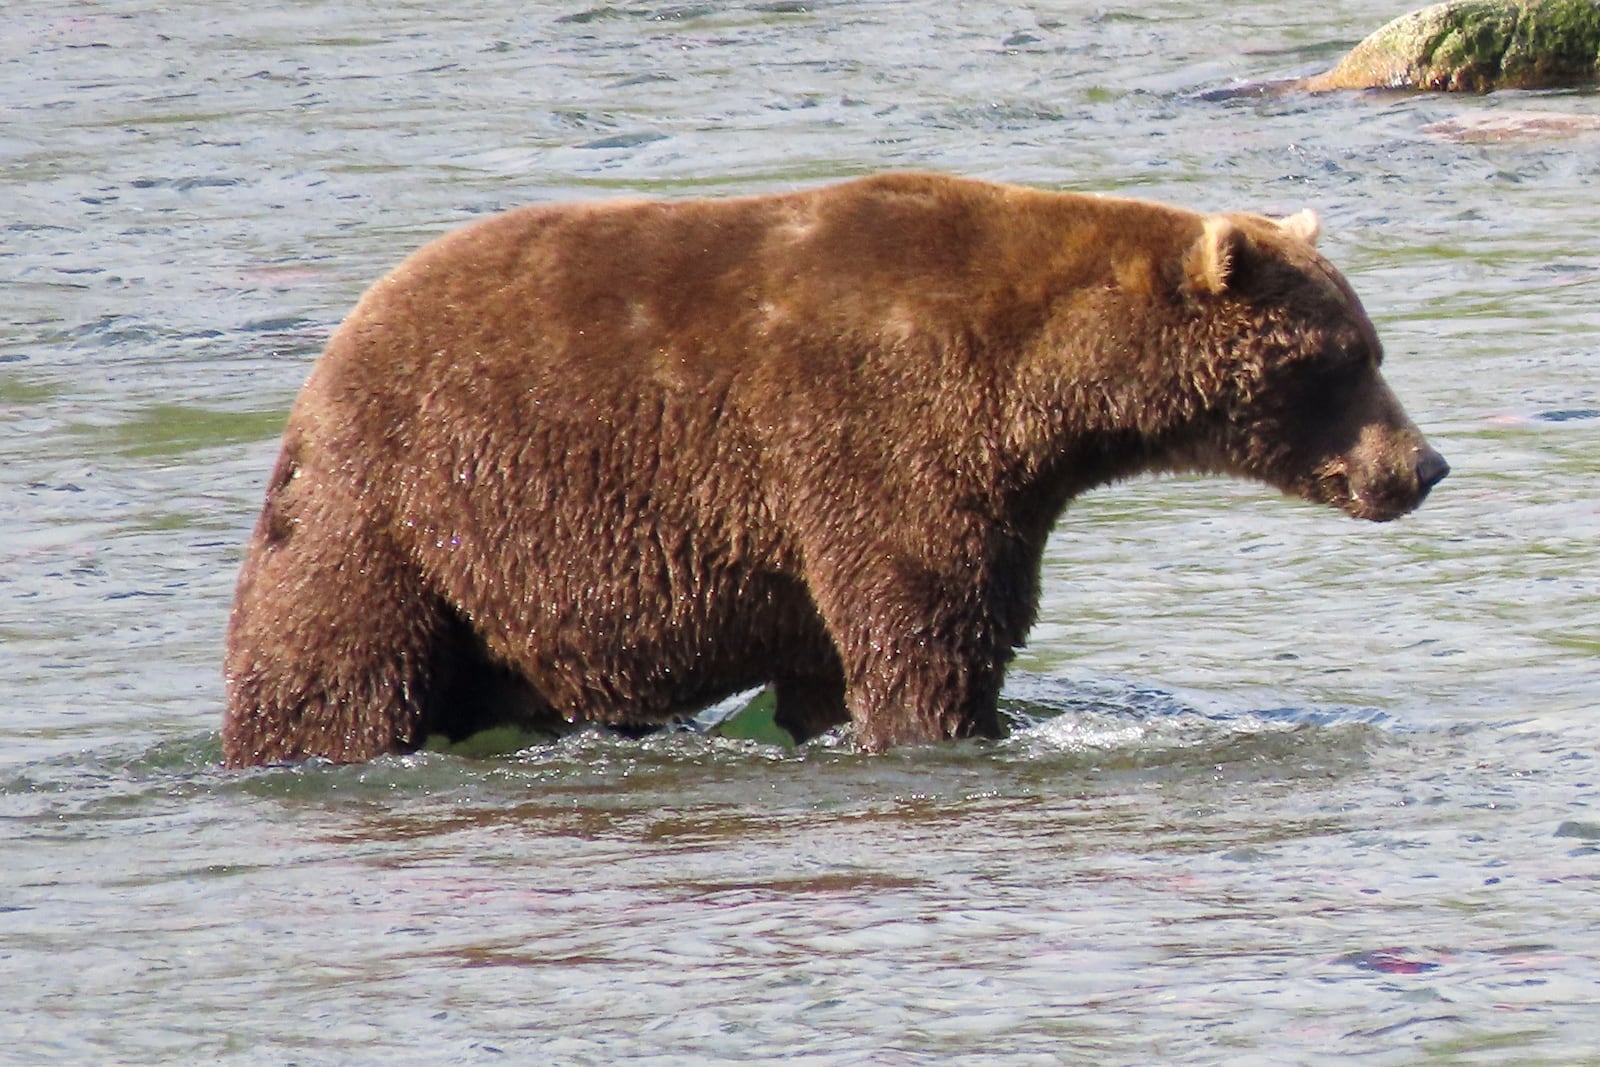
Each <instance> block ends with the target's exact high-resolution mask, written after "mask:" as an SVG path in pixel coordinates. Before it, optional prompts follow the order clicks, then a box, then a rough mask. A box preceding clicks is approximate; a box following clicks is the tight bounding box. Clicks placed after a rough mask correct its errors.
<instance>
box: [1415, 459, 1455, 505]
mask: <svg viewBox="0 0 1600 1067" xmlns="http://www.w3.org/2000/svg"><path fill="white" fill-rule="evenodd" d="M1449 473H1450V464H1448V463H1446V462H1445V460H1444V457H1443V456H1441V455H1439V453H1437V452H1435V451H1434V450H1433V449H1431V448H1429V447H1428V446H1427V445H1422V446H1420V447H1419V448H1418V450H1417V503H1419V504H1420V503H1422V500H1423V498H1424V497H1426V496H1427V495H1428V490H1430V489H1432V488H1433V487H1434V486H1436V485H1438V484H1439V483H1440V482H1442V481H1444V477H1445V475H1447V474H1449Z"/></svg>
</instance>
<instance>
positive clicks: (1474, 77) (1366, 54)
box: [1303, 0, 1600, 93]
mask: <svg viewBox="0 0 1600 1067" xmlns="http://www.w3.org/2000/svg"><path fill="white" fill-rule="evenodd" d="M1597 60H1600V0H1450V2H1449V3H1444V4H1435V5H1434V6H1432V7H1426V8H1423V9H1421V10H1420V11H1413V12H1411V13H1410V14H1407V15H1402V16H1400V17H1399V18H1397V19H1395V20H1394V21H1393V22H1391V23H1389V24H1388V25H1387V26H1384V27H1383V28H1381V29H1379V30H1378V31H1377V32H1376V33H1374V34H1372V36H1370V37H1368V38H1367V39H1366V40H1364V41H1362V42H1361V43H1360V44H1358V45H1356V46H1355V48H1353V49H1351V51H1350V53H1349V55H1347V56H1345V57H1344V59H1343V60H1341V61H1340V62H1339V64H1338V66H1336V67H1334V68H1333V69H1332V70H1330V71H1328V72H1327V73H1326V74H1320V75H1318V76H1316V77H1314V78H1308V79H1307V80H1306V81H1305V82H1304V83H1303V86H1304V87H1305V88H1307V89H1310V90H1311V91H1313V92H1321V91H1324V90H1329V89H1431V90H1437V91H1445V92H1480V93H1481V92H1490V91H1492V90H1495V89H1549V88H1559V87H1564V86H1575V85H1590V84H1593V83H1594V82H1595V80H1596V72H1597Z"/></svg>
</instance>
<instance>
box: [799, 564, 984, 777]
mask: <svg viewBox="0 0 1600 1067" xmlns="http://www.w3.org/2000/svg"><path fill="white" fill-rule="evenodd" d="M969 575H970V572H969ZM969 575H962V576H961V578H966V579H967V580H965V581H963V580H961V578H956V577H952V576H950V574H949V573H948V572H945V573H943V574H940V573H938V572H934V571H930V570H927V569H925V568H919V567H908V566H900V567H895V568H891V569H888V570H886V571H885V572H882V573H880V574H878V575H876V576H857V577H856V579H855V580H853V581H851V582H850V583H848V584H847V585H846V586H845V588H844V589H843V590H837V589H836V590H834V595H831V596H823V597H820V598H819V600H821V601H823V602H824V603H822V604H819V607H821V608H822V613H823V616H824V618H825V619H826V621H827V623H828V628H829V631H830V633H831V635H832V637H833V640H834V644H835V647H836V648H837V649H838V651H839V657H840V660H841V661H842V663H843V667H844V684H845V685H844V688H845V691H844V703H845V708H846V710H847V711H848V713H849V716H850V720H851V723H852V726H853V730H854V734H855V740H856V742H857V743H858V744H859V745H861V747H862V748H864V749H866V750H868V751H872V752H880V751H883V750H884V749H886V748H889V747H892V746H895V745H904V744H921V743H927V742H931V741H943V740H951V739H956V738H963V737H999V736H1000V735H1001V733H1002V731H1001V728H1000V717H999V710H998V702H999V697H1000V686H1001V683H1002V681H1003V680H1004V677H1005V668H1006V664H1007V663H1008V662H1009V660H1010V657H1011V645H1010V643H1009V642H1008V641H1007V640H1006V638H1005V637H1004V636H1003V635H1001V634H999V633H997V627H996V625H995V620H994V619H993V618H991V617H990V614H991V612H990V611H989V610H988V609H987V605H988V604H989V602H990V599H991V598H990V596H988V595H986V593H987V589H986V588H985V583H983V582H981V581H974V580H972V578H971V577H970V576H969Z"/></svg>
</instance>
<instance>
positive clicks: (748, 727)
mask: <svg viewBox="0 0 1600 1067" xmlns="http://www.w3.org/2000/svg"><path fill="white" fill-rule="evenodd" d="M777 710H778V696H777V693H775V692H774V691H773V690H772V689H771V688H770V687H769V688H766V689H763V690H761V692H759V693H757V694H756V695H755V696H754V697H752V698H751V699H750V703H748V704H746V705H745V706H744V707H742V708H740V709H739V710H738V711H736V712H734V713H733V714H732V715H729V716H728V717H727V718H726V719H723V720H722V721H721V722H719V723H717V725H715V726H713V727H712V728H711V733H712V734H713V735H715V736H717V737H729V738H733V739H734V740H738V741H756V742H759V743H761V744H763V745H778V746H781V747H783V748H793V747H794V738H793V737H792V736H791V735H790V733H789V731H787V730H785V729H784V728H783V727H781V726H779V725H778V723H777V720H776V719H775V718H774V714H775V713H776V712H777Z"/></svg>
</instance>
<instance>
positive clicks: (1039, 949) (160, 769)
mask: <svg viewBox="0 0 1600 1067" xmlns="http://www.w3.org/2000/svg"><path fill="white" fill-rule="evenodd" d="M1396 13H1397V11H1396V10H1395V9H1394V8H1393V7H1392V6H1391V5H1380V4H1377V3H1373V2H1363V3H1358V4H1354V5H1347V6H1343V7H1339V8H1337V9H1335V8H1333V7H1332V6H1330V5H1310V4H1287V5H1285V4H1278V5H1270V4H1262V3H1254V2H1252V3H1244V4H1239V5H1232V6H1228V7H1227V8H1226V10H1221V11H1219V10H1218V9H1217V6H1216V5H1200V4H1195V3H1193V2H1176V0H1174V2H1168V3H1157V4H1153V5H1145V6H1140V7H1137V8H1127V9H1124V10H1120V11H1119V10H1107V9H1104V8H1096V7H1091V6H1087V5H1073V4H1065V5H1042V4H1034V5H976V4H967V5H961V4H955V5H952V4H933V3H928V2H925V0H900V2H894V0H884V2H881V3H870V4H846V3H827V2H819V3H810V4H796V3H763V2H750V3H705V4H695V5H682V6H672V5H667V4H659V5H652V4H646V5H634V4H620V5H614V6H609V7H598V6H586V5H583V4H571V5H566V4H546V5H526V4H524V5H513V4H502V3H485V4H479V5H473V6H471V7H467V8H459V7H457V8H450V9H448V10H447V9H444V8H438V7H437V6H436V5H417V4H407V3H401V4H385V5H377V4H370V3H361V2H353V0H350V2H337V3H321V4H313V3H271V4H261V5H255V6H253V7H251V8H250V10H249V11H243V10H240V9H239V8H238V5H223V4H214V3H197V4H191V5H184V6H182V7H181V8H179V7H173V6H171V5H158V4H154V3H151V2H148V0H125V2H115V0H106V2H87V3H80V4H74V5H68V6H63V5H60V4H47V3H42V2H31V0H25V2H23V3H20V4H12V5H9V6H8V7H7V9H6V14H7V26H8V30H7V33H6V34H5V35H3V36H0V90H3V93H4V97H3V98H4V100H5V101H6V102H7V117H8V121H7V122H6V123H5V124H3V125H0V163H3V165H0V202H4V203H5V204H6V205H7V208H6V210H5V211H4V212H3V213H0V279H3V282H4V285H3V289H0V291H3V292H4V294H5V302H4V311H3V312H0V315H3V316H4V319H5V323H6V328H5V329H4V330H3V331H0V449H3V459H0V518H3V520H4V527H3V533H0V695H3V697H4V706H3V708H0V731H3V736H4V738H5V740H6V742H7V744H6V745H5V748H4V751H3V753H0V835H3V836H0V849H3V852H0V983H3V986H4V988H5V989H6V990H7V993H8V1003H7V1008H8V1010H7V1011H6V1012H5V1013H0V1062H16V1063H19V1064H23V1063H26V1064H33V1063H45V1062H51V1063H103V1062H125V1063H142V1062H149V1063H157V1062H159V1063H185V1062H205V1061H218V1060H220V1061H223V1062H239V1063H291V1062H292V1063H300V1064H306V1063H385V1064H398V1063H439V1062H463V1063H477V1062H537V1063H613V1062H646V1063H659V1064H679V1063H682V1064H698V1063H706V1062H762V1061H777V1060H785V1061H795V1062H801V1063H806V1062H813V1063H818V1064H822V1063H826V1064H830V1065H831V1064H850V1063H862V1064H867V1063H870V1064H920V1063H929V1064H931V1063H946V1062H962V1063H994V1064H1028V1063H1085V1064H1113V1063H1127V1064H1144V1063H1218V1064H1223V1063H1225V1064H1251V1063H1260V1064H1281V1063H1324V1062H1326V1063H1334V1062H1339V1063H1347V1062H1352V1061H1353V1062H1358V1063H1368V1064H1391V1063H1393V1064H1401V1063H1405V1064H1410V1063H1437V1064H1457V1063H1463V1064H1464V1063H1481V1064H1504V1063H1528V1064H1534V1063H1541V1064H1543V1063H1562V1064H1565V1063H1583V1062H1588V1061H1591V1060H1592V1059H1593V1058H1594V1052H1593V1050H1594V1049H1595V1048H1597V1047H1600V1021H1597V1020H1600V1010H1597V1009H1600V929H1597V928H1596V925H1595V922H1594V915H1595V913H1596V903H1597V899H1600V897H1597V893H1600V883H1597V878H1600V766H1597V763H1596V742H1597V739H1600V726H1597V725H1596V721H1595V718H1596V717H1595V712H1596V710H1597V709H1600V672H1597V666H1600V664H1597V659H1596V657H1597V654H1600V578H1597V577H1596V574H1597V573H1600V566H1597V557H1600V552H1597V548H1596V541H1597V535H1600V492H1597V489H1600V384H1597V383H1600V376H1597V374H1596V370H1597V365H1600V363H1597V360H1600V357H1597V355H1596V353H1597V350H1600V311H1597V310H1596V309H1597V307H1600V302H1597V301H1596V298H1595V294H1596V291H1597V283H1600V267H1597V266H1596V250H1597V249H1600V218H1597V214H1596V212H1595V211H1594V209H1593V205H1594V201H1595V180H1596V179H1595V174H1596V171H1595V163H1596V160H1597V159H1600V138H1597V136H1596V135H1594V134H1579V135H1575V136H1570V137H1565V138H1556V139H1542V140H1541V139H1533V140H1528V141H1519V142H1506V143H1482V142H1477V143H1462V142H1459V141H1452V140H1449V139H1447V138H1445V137H1443V136H1440V135H1439V134H1437V133H1430V132H1427V131H1428V128H1429V127H1430V126H1432V125H1433V124H1436V123H1441V122H1444V121H1445V120H1451V119H1470V118H1473V117H1475V116H1479V115H1484V114H1492V113H1499V112H1506V113H1510V112H1513V111H1527V110H1535V111H1537V110H1547V111H1558V112H1568V113H1589V114H1592V113H1593V112H1594V110H1595V105H1596V99H1597V98H1596V97H1595V96H1594V95H1592V94H1581V93H1556V94H1529V93H1522V94H1500V95H1496V96H1490V97H1451V98H1425V97H1406V96H1386V95H1378V96H1339V95H1330V96H1322V97H1317V98H1314V99H1313V98H1307V97H1295V96H1292V95H1291V96H1280V97H1258V96H1253V95H1250V94H1244V95H1237V96H1232V97H1225V98H1209V97H1207V96H1206V95H1205V94H1207V93H1209V92H1210V91H1211V90H1215V89H1218V88H1226V87H1229V86H1232V85H1234V84H1235V83H1237V82H1245V81H1257V80H1269V79H1274V78H1287V77H1295V76H1300V75H1304V74H1308V73H1311V72H1313V71H1316V70H1319V69H1322V68H1324V67H1326V66H1328V65H1329V64H1330V63H1331V62H1332V61H1333V59H1334V58H1335V57H1336V56H1337V55H1338V54H1339V53H1340V52H1341V51H1342V50H1343V49H1344V48H1346V47H1348V46H1349V45H1350V44H1352V43H1354V42H1355V41H1356V40H1358V39H1359V38H1361V37H1363V36H1364V35H1365V34H1366V33H1367V32H1369V31H1370V30H1371V29H1373V28H1375V27H1376V26H1377V25H1379V24H1381V23H1382V22H1384V21H1386V20H1387V19H1388V18H1390V17H1392V16H1393V15H1394V14H1396ZM888 167H931V168H939V169H945V170H951V171H957V172H961V173H966V174H973V175H979V176H986V177H993V178H999V179H1005V180H1014V181H1026V182H1034V183H1038V184H1042V185H1049V186H1053V187H1059V188H1072V189H1083V190H1096V191H1105V192H1116V193H1123V194H1132V195H1141V196H1147V197H1153V198H1159V199H1164V200H1169V201H1173V202H1177V203H1182V204H1184V205H1187V206H1190V207H1193V208H1197V209H1204V210H1211V209H1233V208H1251V209H1255V210H1262V211H1267V212H1272V213H1289V212H1292V211H1294V210H1298V209H1299V208H1301V207H1306V206H1309V207H1312V208H1314V209H1316V210H1317V211H1318V212H1319V214H1320V215H1321V216H1322V219H1323V224H1324V233H1325V237H1324V239H1323V247H1324V249H1325V250H1326V251H1327V252H1328V254H1329V255H1330V257H1331V258H1333V259H1334V261H1335V262H1336V263H1338V264H1339V265H1340V266H1341V267H1343V268H1344V269H1345V270H1346V272H1347V273H1348V274H1349V275H1350V277H1351V278H1352V280H1353V283H1354V284H1355V286H1356V288H1357V290H1358V291H1359V292H1360V293H1361V294H1362V295H1363V298H1364V299H1365V301H1366V303H1367V305H1368V308H1369V310H1370V312H1371V313H1372V315H1373V317H1374V319H1375V321H1376V322H1377V323H1378V325H1379V328H1380V331H1381V333H1382V335H1383V336H1384V338H1385V342H1386V344H1387V348H1388V362H1387V364H1386V368H1385V369H1386V373H1387V375H1388V376H1389V378H1390V381H1391V382H1392V384H1394V386H1395V387H1396V389H1397V391H1398V392H1399V393H1400V394H1401V396H1402V398H1403V399H1404V401H1405V403H1406V405H1407V407H1408V409H1409V410H1410V412H1411V414H1412V415H1413V416H1414V417H1415V418H1416V420H1417V421H1418V422H1419V423H1420V424H1421V425H1422V426H1423V427H1424V428H1425V429H1426V430H1427V431H1428V432H1429V434H1430V436H1431V437H1432V438H1433V440H1434V443H1435V444H1436V445H1438V446H1439V448H1440V449H1441V451H1443V452H1444V453H1445V454H1446V455H1447V456H1448V457H1449V459H1450V461H1451V463H1452V466H1453V468H1454V473H1452V475H1451V476H1450V478H1449V479H1448V480H1447V481H1446V482H1445V483H1443V484H1442V485H1441V486H1440V488H1439V489H1438V490H1437V491H1436V492H1435V494H1434V496H1433V497H1432V499H1430V500H1429V502H1428V503H1427V505H1426V506H1425V507H1424V508H1423V510H1422V511H1421V512H1419V513H1418V514H1417V515H1415V516H1413V517H1411V518H1408V519H1406V520H1404V521H1402V522H1399V523H1395V524H1390V525H1386V526H1381V527H1377V526H1371V525H1366V524H1359V523H1356V522H1353V521H1351V520H1348V519H1343V518H1341V517H1340V516H1338V515H1336V514H1333V513H1331V512H1325V511H1322V510H1318V509H1315V508H1311V507H1307V506H1302V505H1298V504H1294V503H1290V502H1287V501H1284V500H1281V499H1277V498H1275V497H1273V496H1272V495H1270V494H1269V493H1267V492H1266V491H1264V490H1262V489H1260V488H1259V487H1255V486H1249V485H1239V484H1230V483H1223V482H1217V481H1203V480H1195V479H1174V480H1162V481H1141V482H1137V483H1133V484H1129V485H1124V486H1119V487H1116V488H1114V489H1110V490H1106V491H1104V492H1101V493H1098V494H1095V495H1093V496H1091V497H1089V498H1086V499H1085V500H1083V501H1082V502H1080V504H1079V505H1077V506H1075V507H1074V509H1073V510H1072V511H1071V512H1069V514H1068V515H1067V516H1066V517H1065V519H1064V520H1063V522H1062V524H1061V526H1060V527H1059V529H1058V531H1057V534H1056V537H1055V539H1054V540H1053V542H1052V545H1051V550H1050V553H1049V556H1048V559H1047V562H1046V568H1045V599H1044V604H1043V608H1042V611H1041V618H1040V623H1039V625H1038V627H1037V628H1036V629H1035V631H1034V633H1033V638H1032V642H1031V645H1030V647H1029V648H1028V649H1027V650H1026V651H1025V652H1024V654H1023V655H1022V657H1021V659H1020V660H1019V662H1018V669H1017V671H1016V672H1015V674H1014V676H1013V677H1012V679H1011V682H1010V685H1009V687H1008V691H1007V694H1006V710H1007V712H1008V714H1010V715H1011V716H1012V717H1013V719H1014V721H1015V722H1016V724H1017V729H1016V731H1015V732H1014V734H1013V735H1012V736H1011V737H1010V738H1008V739H1007V740H1005V741H1002V742H995V743H973V744H960V745H949V746H939V747H929V748H917V749H909V750H904V751H899V752H894V753H890V754H888V755H886V756H882V757H866V756H862V755H860V754H858V753H855V752H853V751H851V750H850V749H849V748H848V747H847V746H844V745H841V744H839V743H838V742H837V741H836V740H832V739H825V740H823V741H820V742H817V743H814V744H811V745H807V746H803V747H801V748H799V749H787V748H784V747H781V746H777V745H771V744H765V743H762V742H761V741H759V740H748V739H741V738H737V737H718V736H709V735H707V734H704V733H697V732H685V733H677V734H670V735H662V736H657V737H652V738H649V739H646V740H643V741H636V742H635V741H625V740H621V739H616V738H610V737H605V736H601V735H598V734H593V733H579V734H576V735H573V736H570V737H566V738H563V739H560V740H557V741H551V742H546V743H539V744H534V745H533V746H532V747H530V748H526V749H521V750H517V749H515V747H514V743H513V744H512V746H511V747H512V750H511V751H507V750H506V749H507V747H508V746H507V745H506V744H503V743H499V740H503V739H498V740H497V739H494V738H490V739H486V740H485V743H484V744H483V746H482V747H481V748H480V749H478V750H475V751H452V752H436V751H430V752H424V753H421V754H419V755H416V756H413V757H408V758H404V759H388V760H381V761H377V762H375V763H372V764H369V765H364V766H358V767H329V766H322V765H307V766H302V767H293V768H273V769H265V770H256V771H249V772H242V773H239V772H225V771H223V770H222V769H221V768H220V767H219V766H218V755H219V750H218V744H217V739H216V730H217V726H218V722H219V719H220V714H221V683H220V679H219V676H218V665H219V660H220V651H221V636H222V631H223V626H224V624H225V619H226V613H227V609H228V604H229V600H230V597H231V595H232V584H233V579H234V575H235V571H236V568H237V565H238V558H239V548H240V545H241V543H242V541H243V539H244V537H245V536H246V534H247V532H248V530H249V527H250V525H251V523H252V522H253V521H254V517H255V512H256V510H257V508H258V507H259V503H260V497H261V492H262V488H263V485H264V483H265V479H266V475H267V473H268V471H269V469H270V466H271V463H272V459H273V455H274V452H275V447H276V443H275V441H274V435H275V434H276V432H277V430H278V428H279V427H280V426H281V424H282V421H283V418H284V416H285V413H286V412H287V410H288V406H289V404H290V403H291V402H292V399H293V396H294V393H295V391H296V389H297V388H298V387H299V384H300V382H301V381H302V380H303V379H304V377H305V374H306V372H307V370H308V368H309V365H310V362H311V360H312V359H313V358H314V357H315V355H316V353H317V351H318V349H319V348H320V346H321V344H322V343H323V341H325V339H326V337H327V336H328V334H329V332H330V331H331V330H332V328H333V327H334V325H335V324H336V323H337V322H338V320H339V318H340V317H341V316H342V315H343V314H344V313H345V312H346V311H347V310H348V309H349V307H350V306H351V305H352V304H353V303H354V301H355V299H356V298H357V297H358V296H359V294H360V292H361V290H362V288H363V287H364V286H365V285H367V284H368V283H370V282H371V281H372V280H373V279H375V278H376V277H377V276H378V275H379V274H380V273H381V272H382V271H383V270H384V269H386V268H387V267H388V266H390V265H392V264H393V263H394V262H395V261H396V260H398V259H399V258H400V257H401V256H403V255H404V254H405V253H406V252H408V251H409V250H410V249H411V248H413V247H415V246H416V245H417V244H418V243H420V242H421V241H423V240H426V239H427V238H428V237H431V236H433V235H435V234H437V233H440V232H442V231H443V230H444V229H446V228H448V227H449V226H452V225H455V224H457V223H459V222H461V221H464V220H466V219H468V218H472V217H476V216H479V215H482V214H484V213H486V212H489V211H493V210H497V209H500V208H503V207H509V206H512V205H514V204H519V203H524V202H529V201H538V200H552V199H565V198H571V197H578V196H585V197H588V196H602V195H620V194H635V193H652V194H659V195H691V194H720V193H731V192H751V191H762V190H775V189H784V188H791V187H794V186H797V185H803V184H809V183H813V182H818V181H824V180H829V179H833V178H838V177H843V176H847V175H852V174H860V173H865V172H869V171H873V170H877V169H883V168H888Z"/></svg>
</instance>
